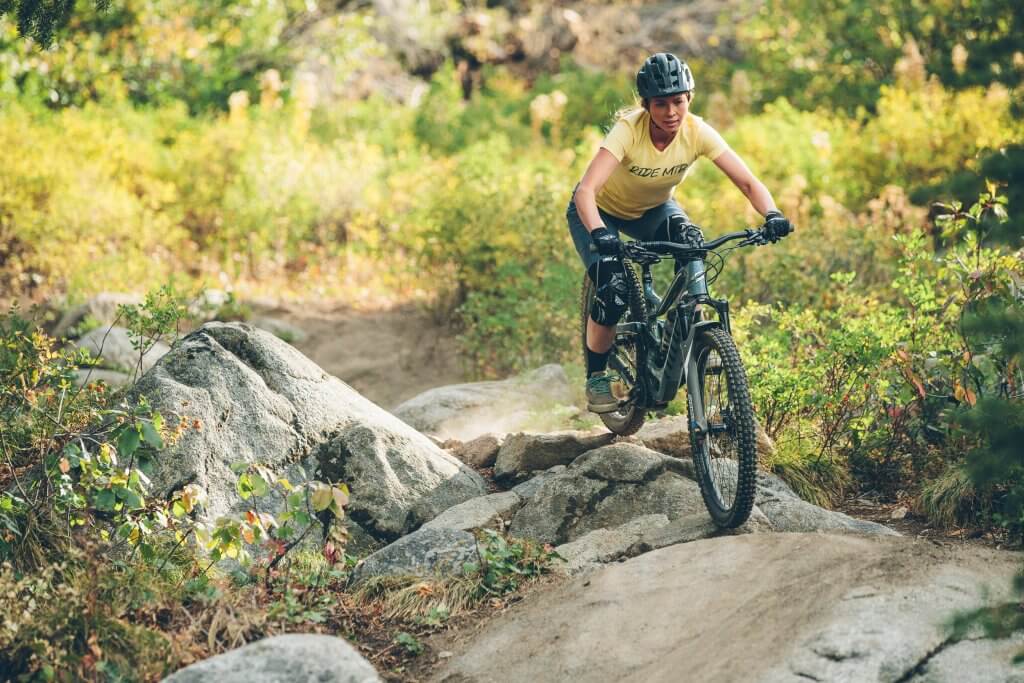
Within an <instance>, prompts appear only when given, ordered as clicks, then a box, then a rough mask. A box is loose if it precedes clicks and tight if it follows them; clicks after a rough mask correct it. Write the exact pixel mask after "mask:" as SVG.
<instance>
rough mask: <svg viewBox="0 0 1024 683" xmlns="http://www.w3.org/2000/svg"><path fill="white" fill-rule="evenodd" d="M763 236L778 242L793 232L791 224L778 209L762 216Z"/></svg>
mask: <svg viewBox="0 0 1024 683" xmlns="http://www.w3.org/2000/svg"><path fill="white" fill-rule="evenodd" d="M762 230H763V231H764V236H765V237H766V238H767V239H769V240H771V241H772V242H778V241H779V240H781V239H782V238H783V237H785V236H786V235H788V234H789V233H791V232H793V226H792V225H790V223H789V221H788V220H787V219H786V217H785V216H783V215H782V213H780V212H779V211H769V212H768V213H766V214H765V216H764V227H763V228H762Z"/></svg>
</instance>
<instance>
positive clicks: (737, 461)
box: [687, 328, 757, 528]
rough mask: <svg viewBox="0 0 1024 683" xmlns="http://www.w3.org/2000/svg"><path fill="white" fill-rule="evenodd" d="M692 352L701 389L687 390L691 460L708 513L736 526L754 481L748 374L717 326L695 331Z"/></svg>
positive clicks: (746, 509) (729, 339)
mask: <svg viewBox="0 0 1024 683" xmlns="http://www.w3.org/2000/svg"><path fill="white" fill-rule="evenodd" d="M694 357H695V360H696V368H697V379H698V382H697V384H698V385H699V387H700V394H699V395H697V396H694V395H692V394H691V393H690V392H689V391H688V392H687V399H688V400H687V408H688V411H689V414H690V426H691V429H690V444H691V446H692V447H693V463H694V466H695V468H696V470H697V479H698V482H699V483H700V492H701V495H702V496H703V498H704V504H705V505H706V506H707V508H708V512H710V513H711V518H712V519H713V520H714V522H715V524H716V525H718V526H720V527H723V528H735V527H738V526H740V525H741V524H743V523H744V522H746V521H747V519H748V518H749V517H750V511H751V509H752V508H753V507H754V495H755V491H756V485H757V433H756V432H755V427H754V408H753V404H752V403H751V400H750V389H749V387H748V386H747V374H746V372H745V371H744V369H743V362H742V361H741V360H740V354H739V352H738V351H737V350H736V345H735V344H734V343H733V340H732V337H730V336H729V334H728V333H727V332H726V331H725V330H723V329H721V328H708V329H705V330H703V331H702V332H701V333H700V336H699V337H698V339H697V341H696V344H695V345H694ZM698 402H699V403H698ZM697 405H700V406H703V408H704V416H705V417H706V418H707V424H708V429H707V431H706V432H705V433H703V434H699V433H698V432H697V430H696V429H694V423H693V419H694V415H695V410H694V407H695V406H697Z"/></svg>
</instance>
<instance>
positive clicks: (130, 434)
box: [117, 425, 141, 457]
mask: <svg viewBox="0 0 1024 683" xmlns="http://www.w3.org/2000/svg"><path fill="white" fill-rule="evenodd" d="M140 442H141V439H140V437H139V432H138V430H137V429H135V426H134V425H128V426H126V427H125V428H124V429H122V430H121V433H120V434H119V435H118V436H117V452H118V453H120V454H121V456H122V457H128V456H130V455H131V454H132V453H134V452H135V449H137V448H138V447H139V443H140Z"/></svg>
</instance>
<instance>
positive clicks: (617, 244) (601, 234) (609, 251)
mask: <svg viewBox="0 0 1024 683" xmlns="http://www.w3.org/2000/svg"><path fill="white" fill-rule="evenodd" d="M590 239H591V240H592V241H593V242H594V246H595V247H597V253H599V254H600V255H601V256H618V255H619V253H620V252H622V242H621V241H619V236H618V235H616V234H615V233H614V232H612V231H611V230H609V229H608V228H606V227H604V226H601V227H600V228H594V229H593V230H591V231H590Z"/></svg>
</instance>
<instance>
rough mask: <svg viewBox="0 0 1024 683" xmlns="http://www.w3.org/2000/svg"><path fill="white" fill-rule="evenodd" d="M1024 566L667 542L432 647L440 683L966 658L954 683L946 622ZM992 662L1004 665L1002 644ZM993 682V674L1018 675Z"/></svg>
mask: <svg viewBox="0 0 1024 683" xmlns="http://www.w3.org/2000/svg"><path fill="white" fill-rule="evenodd" d="M1019 561H1020V556H1019V555H1018V554H1013V553H1006V552H997V551H992V550H987V549H981V548H977V547H963V546H960V547H957V546H940V545H936V544H934V543H932V542H928V541H923V542H921V541H917V542H916V541H912V540H909V539H902V538H862V537H852V536H831V535H823V534H765V535H760V534H756V535H747V536H727V537H720V538H714V539H708V540H704V541H697V542H694V543H687V544H683V545H678V546H672V547H669V548H665V549H663V550H660V551H656V552H653V553H648V554H646V555H642V556H640V557H637V558H634V559H632V560H629V561H627V562H624V563H621V564H616V565H610V566H607V567H604V568H601V569H599V570H596V571H595V572H594V573H592V574H588V575H584V576H582V577H580V578H577V579H575V580H572V581H570V582H567V583H565V584H563V585H558V586H555V587H554V588H551V589H549V590H546V591H541V592H538V593H535V594H533V595H530V596H528V597H527V599H526V600H525V601H524V602H523V603H522V604H521V605H517V606H515V607H514V608H512V609H511V610H510V611H509V612H508V613H506V614H505V615H503V617H502V618H501V619H500V620H495V621H493V622H491V623H489V624H488V625H486V626H485V627H484V628H483V629H482V630H481V631H479V632H474V633H468V634H467V633H463V634H457V635H454V636H449V637H448V639H447V642H444V641H442V642H439V643H437V644H436V647H437V648H438V649H439V650H441V649H445V650H450V651H454V652H455V653H456V656H455V657H454V658H452V659H451V660H449V662H448V663H447V664H443V663H442V668H440V669H438V670H437V671H435V680H438V681H446V682H448V683H455V682H458V683H469V682H471V681H480V682H483V681H502V682H510V681H531V682H537V681H567V680H585V681H621V680H631V681H632V680H635V681H691V680H692V681H811V680H818V681H916V680H931V681H943V680H957V678H956V676H957V675H958V674H956V672H957V671H959V669H960V668H961V665H960V664H959V663H958V662H957V660H956V658H955V656H954V663H953V665H952V666H953V669H952V670H953V672H954V673H953V674H952V675H953V676H954V677H953V678H949V677H948V676H945V675H941V674H936V671H935V670H928V669H927V665H928V663H929V660H930V659H931V658H932V657H935V656H936V655H939V654H941V652H940V651H941V650H942V649H944V648H945V647H946V646H944V645H943V640H944V637H945V636H944V632H943V630H942V627H943V625H944V623H945V622H946V621H947V620H948V618H949V617H950V616H951V615H952V613H953V612H954V611H955V610H956V609H961V608H965V607H968V606H970V605H972V604H975V603H976V601H977V600H979V595H980V591H981V585H982V584H983V583H990V584H992V585H993V586H994V587H997V588H999V589H1005V588H1007V587H1008V586H1009V579H1010V577H1011V576H1012V575H1013V572H1014V569H1015V568H1016V566H1017V564H1018V563H1019ZM963 645H965V646H966V645H971V644H968V643H964V644H963ZM949 647H957V646H949ZM1001 647H1003V649H1006V647H1005V644H1004V645H1002V646H1001ZM1009 652H1010V653H1011V654H1012V649H1011V650H1009ZM950 654H951V655H955V653H954V652H953V651H952V650H951V652H950ZM958 656H961V657H964V656H966V655H963V653H962V652H961V653H960V655H958ZM1009 656H1010V655H1005V656H1004V657H1002V662H1008V660H1009ZM982 660H983V661H984V662H986V663H988V662H990V661H995V662H996V665H997V666H1001V663H1000V661H999V660H1000V658H999V657H993V654H992V652H991V651H989V652H986V653H985V656H984V657H983V658H982ZM938 663H940V660H938V659H936V661H935V662H934V663H933V664H934V665H937V664H938ZM977 666H979V664H978V662H972V663H964V664H963V667H962V668H964V669H965V670H968V671H969V670H974V671H977V668H976V667H977ZM971 667H975V668H974V669H971ZM915 672H916V673H915ZM922 673H927V674H928V675H927V676H925V677H924V678H917V676H918V675H919V674H922ZM963 673H964V671H960V674H963ZM998 676H999V678H997V679H992V678H986V679H985V680H1007V679H1006V678H1005V676H1004V675H1003V674H998ZM970 678H972V679H974V680H980V679H977V678H974V677H973V676H970ZM959 680H966V679H965V678H960V679H959Z"/></svg>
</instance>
